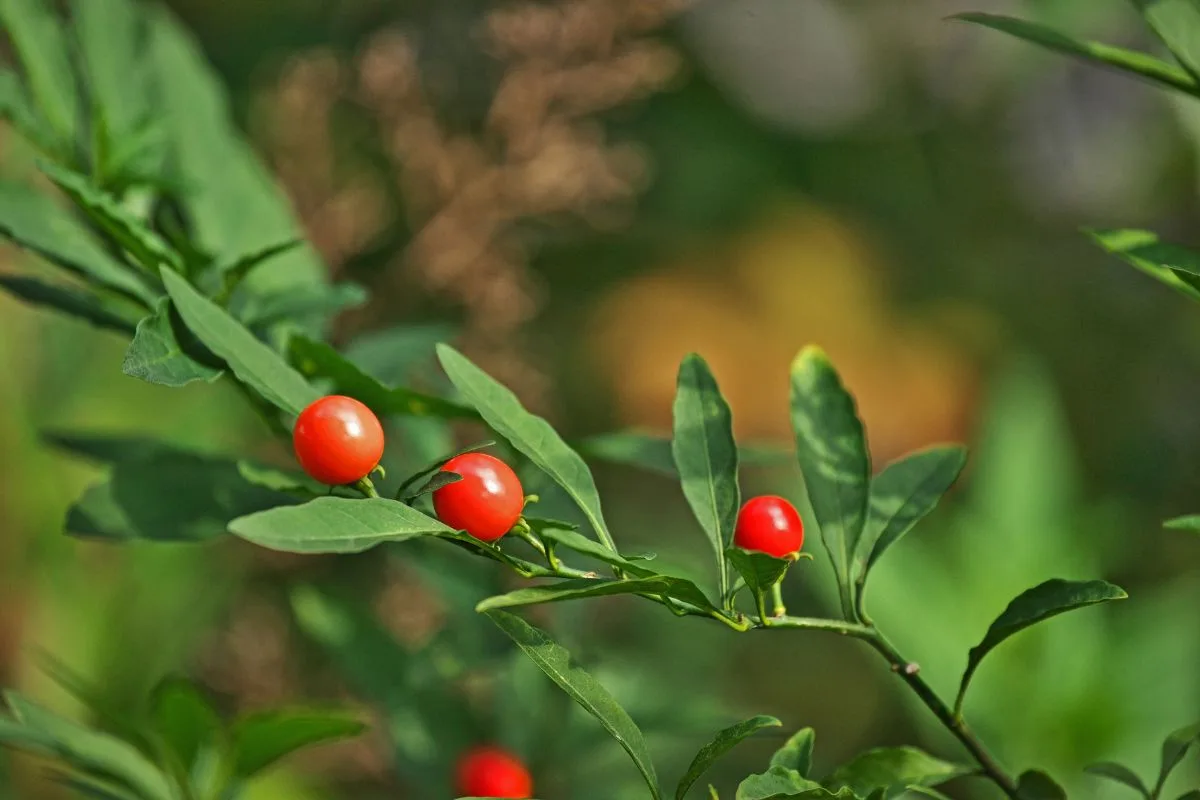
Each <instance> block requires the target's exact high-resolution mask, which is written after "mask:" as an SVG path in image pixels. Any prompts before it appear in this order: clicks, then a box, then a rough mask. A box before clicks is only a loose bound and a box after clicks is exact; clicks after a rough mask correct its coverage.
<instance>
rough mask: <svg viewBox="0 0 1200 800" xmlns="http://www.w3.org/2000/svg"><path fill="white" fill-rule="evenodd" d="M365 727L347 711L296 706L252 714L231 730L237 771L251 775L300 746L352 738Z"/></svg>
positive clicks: (242, 776) (235, 771)
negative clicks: (291, 708)
mask: <svg viewBox="0 0 1200 800" xmlns="http://www.w3.org/2000/svg"><path fill="white" fill-rule="evenodd" d="M366 728H367V726H366V725H364V724H363V723H362V722H361V721H360V720H358V719H355V718H354V717H352V716H349V715H348V714H346V713H344V712H340V713H339V712H329V711H316V710H305V709H297V710H286V711H267V712H263V713H258V714H251V715H250V716H248V717H244V718H243V719H241V720H239V721H238V722H237V724H235V725H234V726H233V731H232V732H231V738H232V746H233V758H234V775H236V776H237V777H239V778H248V777H250V776H252V775H254V774H256V773H258V772H261V771H263V770H264V769H266V768H267V767H269V766H271V765H272V764H274V763H275V762H276V761H279V760H280V759H281V758H283V757H284V756H288V755H291V754H292V753H294V752H296V751H297V750H300V749H303V748H305V747H311V746H313V745H318V744H328V743H329V742H336V741H339V740H341V739H349V738H352V737H354V736H358V735H359V734H360V733H362V732H363V731H364V730H366Z"/></svg>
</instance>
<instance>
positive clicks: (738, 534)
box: [733, 495, 804, 558]
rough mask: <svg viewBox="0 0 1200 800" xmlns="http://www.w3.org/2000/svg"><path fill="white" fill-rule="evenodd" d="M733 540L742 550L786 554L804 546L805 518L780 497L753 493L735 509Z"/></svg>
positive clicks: (777, 554)
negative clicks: (802, 519)
mask: <svg viewBox="0 0 1200 800" xmlns="http://www.w3.org/2000/svg"><path fill="white" fill-rule="evenodd" d="M733 543H734V544H735V545H737V546H738V547H740V548H742V549H743V550H757V551H758V552H760V553H766V554H767V555H771V556H775V557H776V558H786V557H787V556H790V555H792V554H794V553H798V552H800V548H801V547H803V546H804V522H803V521H801V519H800V513H799V512H798V511H796V507H795V506H794V505H792V504H791V503H789V502H788V501H787V500H784V499H783V498H782V497H776V496H774V495H763V496H762V497H752V498H750V499H749V500H747V501H746V504H745V505H743V506H742V510H741V511H739V512H738V517H737V527H736V528H734V531H733Z"/></svg>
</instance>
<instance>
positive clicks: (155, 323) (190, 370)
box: [121, 298, 222, 387]
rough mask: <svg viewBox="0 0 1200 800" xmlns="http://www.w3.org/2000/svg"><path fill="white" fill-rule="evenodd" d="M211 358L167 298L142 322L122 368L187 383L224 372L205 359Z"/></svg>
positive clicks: (163, 381)
mask: <svg viewBox="0 0 1200 800" xmlns="http://www.w3.org/2000/svg"><path fill="white" fill-rule="evenodd" d="M184 342H186V343H187V344H184ZM211 360H213V356H212V354H211V353H205V352H203V347H202V346H201V345H200V344H199V342H197V341H196V340H195V337H194V336H193V335H192V333H191V331H189V330H188V329H187V328H186V327H185V326H184V324H183V321H182V320H181V319H179V315H178V314H177V313H176V312H175V310H174V308H173V306H172V305H171V301H170V300H168V299H166V298H163V299H162V300H160V301H159V303H158V305H157V306H156V307H155V309H154V313H153V314H151V315H150V316H148V317H145V318H144V319H142V321H141V322H139V323H138V325H137V331H136V333H135V334H134V336H133V341H132V342H130V343H129V349H127V350H126V351H125V360H124V361H123V362H122V363H121V372H123V373H125V374H126V375H128V376H130V377H131V378H138V379H140V380H143V381H147V382H148V383H157V384H160V385H162V386H173V387H179V386H186V385H187V384H189V383H191V382H192V381H207V382H210V383H211V382H212V381H215V380H216V379H217V378H219V377H221V374H222V370H221V369H220V368H219V367H214V366H212V365H211V364H209V363H205V362H206V361H211Z"/></svg>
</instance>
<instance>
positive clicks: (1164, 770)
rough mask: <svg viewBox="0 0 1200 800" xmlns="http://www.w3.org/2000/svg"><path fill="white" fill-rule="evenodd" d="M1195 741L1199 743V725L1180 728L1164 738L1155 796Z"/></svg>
mask: <svg viewBox="0 0 1200 800" xmlns="http://www.w3.org/2000/svg"><path fill="white" fill-rule="evenodd" d="M1197 741H1200V723H1196V724H1194V725H1187V726H1185V727H1183V728H1180V729H1179V730H1177V731H1174V732H1173V733H1172V734H1171V735H1170V736H1168V737H1167V738H1166V741H1164V742H1163V746H1162V766H1161V767H1159V770H1158V782H1157V784H1156V786H1157V791H1156V792H1155V796H1157V795H1158V793H1159V792H1161V791H1162V787H1163V784H1165V783H1166V782H1167V778H1168V777H1169V776H1170V774H1171V772H1172V770H1174V769H1175V767H1177V766H1179V762H1180V761H1182V760H1183V757H1184V756H1185V755H1187V751H1188V750H1189V749H1191V747H1192V745H1194V744H1195V743H1196V742H1197Z"/></svg>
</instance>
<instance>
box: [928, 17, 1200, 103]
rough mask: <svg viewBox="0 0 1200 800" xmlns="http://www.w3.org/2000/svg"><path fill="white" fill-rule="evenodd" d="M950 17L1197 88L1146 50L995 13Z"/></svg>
mask: <svg viewBox="0 0 1200 800" xmlns="http://www.w3.org/2000/svg"><path fill="white" fill-rule="evenodd" d="M951 19H957V20H962V21H963V22H972V23H974V24H976V25H982V26H984V27H985V28H992V29H993V30H997V31H1000V32H1002V33H1007V34H1009V35H1010V36H1015V37H1017V38H1018V39H1024V40H1025V41H1027V42H1033V43H1034V44H1037V45H1041V46H1042V47H1045V48H1047V49H1049V50H1054V51H1055V52H1058V53H1063V54H1066V55H1069V56H1074V57H1075V58H1080V59H1083V60H1084V61H1090V62H1091V63H1093V64H1099V65H1101V66H1105V67H1111V68H1113V69H1116V70H1119V71H1120V72H1124V73H1127V74H1130V75H1133V76H1135V77H1138V78H1143V79H1145V80H1148V81H1150V82H1151V83H1156V84H1159V85H1161V86H1165V87H1167V88H1169V89H1175V90H1178V91H1182V92H1187V93H1188V94H1196V92H1197V85H1196V81H1195V80H1194V79H1193V78H1192V76H1191V75H1188V73H1187V72H1185V71H1183V70H1181V69H1179V68H1178V67H1176V66H1175V65H1174V64H1168V63H1167V62H1165V61H1160V60H1159V59H1157V58H1155V57H1154V56H1151V55H1147V54H1146V53H1139V52H1137V51H1134V50H1125V49H1124V48H1120V47H1113V46H1112V45H1107V44H1101V43H1100V42H1081V41H1079V40H1077V39H1072V38H1071V37H1069V36H1067V35H1066V34H1063V33H1060V32H1059V31H1056V30H1054V29H1053V28H1048V27H1046V26H1045V25H1039V24H1037V23H1035V22H1026V21H1025V20H1021V19H1015V18H1013V17H1006V16H1002V15H999V14H981V13H968V14H958V15H956V16H953V17H951Z"/></svg>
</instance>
